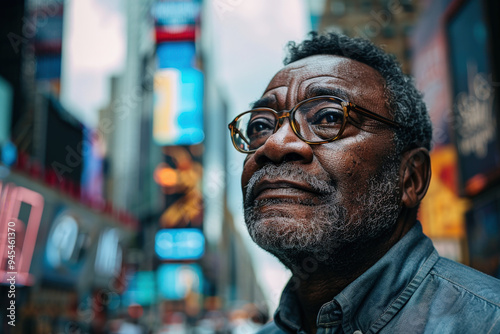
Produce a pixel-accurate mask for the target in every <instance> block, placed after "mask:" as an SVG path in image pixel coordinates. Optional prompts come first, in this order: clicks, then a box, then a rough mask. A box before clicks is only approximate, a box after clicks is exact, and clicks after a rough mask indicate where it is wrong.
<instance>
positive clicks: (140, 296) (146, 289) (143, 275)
mask: <svg viewBox="0 0 500 334" xmlns="http://www.w3.org/2000/svg"><path fill="white" fill-rule="evenodd" d="M155 301H156V277H155V272H154V271H139V272H137V273H135V274H134V276H132V279H131V280H130V281H129V283H128V290H127V291H126V292H125V294H124V296H123V303H124V304H125V305H131V304H139V305H143V306H145V305H151V304H154V303H155Z"/></svg>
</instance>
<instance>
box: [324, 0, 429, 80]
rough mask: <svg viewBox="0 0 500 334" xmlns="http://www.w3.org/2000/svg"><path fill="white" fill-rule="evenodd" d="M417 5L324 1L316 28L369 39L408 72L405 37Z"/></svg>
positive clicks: (387, 0)
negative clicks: (395, 58) (394, 58)
mask: <svg viewBox="0 0 500 334" xmlns="http://www.w3.org/2000/svg"><path fill="white" fill-rule="evenodd" d="M421 6H422V1H412V0H397V1H394V0H327V1H326V4H325V7H324V11H323V16H322V19H321V21H320V22H321V23H320V25H319V30H320V31H337V32H342V33H344V34H346V35H348V36H352V37H361V38H366V39H369V40H371V41H372V42H374V43H375V44H377V45H378V46H379V47H381V48H382V49H384V50H385V51H386V52H389V53H391V54H394V55H395V56H396V57H397V58H398V60H399V61H400V62H401V65H402V66H403V70H404V71H405V73H409V72H410V54H411V51H410V44H409V36H410V33H411V31H412V27H413V25H414V24H415V21H416V20H417V18H418V17H419V12H420V7H421Z"/></svg>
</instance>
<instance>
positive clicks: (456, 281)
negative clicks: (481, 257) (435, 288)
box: [430, 258, 500, 310]
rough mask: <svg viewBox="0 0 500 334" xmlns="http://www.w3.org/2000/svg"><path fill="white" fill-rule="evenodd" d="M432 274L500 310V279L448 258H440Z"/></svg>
mask: <svg viewBox="0 0 500 334" xmlns="http://www.w3.org/2000/svg"><path fill="white" fill-rule="evenodd" d="M430 274H431V275H432V276H434V277H436V278H437V279H439V280H443V282H445V283H446V282H448V283H449V284H450V285H453V286H454V287H455V288H456V289H458V290H462V291H463V292H464V293H468V294H469V295H470V296H471V298H480V299H482V300H484V302H486V303H488V304H491V306H493V307H495V308H498V309H499V310H500V280H499V279H497V278H495V277H492V276H489V275H487V274H485V273H482V272H480V271H477V270H475V269H473V268H471V267H468V266H466V265H464V264H461V263H458V262H455V261H452V260H449V259H446V258H439V260H438V261H437V262H436V264H435V265H434V267H433V269H432V270H431V272H430Z"/></svg>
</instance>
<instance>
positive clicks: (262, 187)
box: [252, 178, 320, 200]
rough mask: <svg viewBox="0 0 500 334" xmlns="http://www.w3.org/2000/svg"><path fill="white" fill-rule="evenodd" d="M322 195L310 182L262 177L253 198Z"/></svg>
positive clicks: (292, 197) (312, 196)
mask: <svg viewBox="0 0 500 334" xmlns="http://www.w3.org/2000/svg"><path fill="white" fill-rule="evenodd" d="M318 195H320V193H319V192H317V191H316V190H314V189H313V188H312V187H311V186H310V185H309V184H308V183H305V182H300V181H296V180H285V179H273V180H269V179H265V178H264V179H262V180H261V181H260V182H258V183H257V184H256V185H255V187H254V189H253V192H252V197H253V199H258V200H261V199H270V198H282V199H284V198H291V199H300V198H314V197H317V196H318Z"/></svg>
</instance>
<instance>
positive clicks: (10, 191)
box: [0, 182, 44, 285]
mask: <svg viewBox="0 0 500 334" xmlns="http://www.w3.org/2000/svg"><path fill="white" fill-rule="evenodd" d="M21 204H25V205H29V206H31V210H30V214H29V218H28V221H27V222H23V221H21V220H20V219H19V214H20V212H21ZM43 207H44V199H43V196H42V195H40V194H39V193H37V192H35V191H32V190H29V189H26V188H24V187H18V186H16V185H14V184H12V183H9V184H7V185H3V184H2V182H0V280H1V282H4V283H5V282H7V281H6V280H7V278H8V277H10V275H12V274H8V273H12V272H15V275H16V283H17V284H22V285H30V284H31V283H32V278H31V276H30V274H29V271H30V266H31V259H32V257H33V251H34V249H35V243H36V239H37V236H38V228H39V227H40V222H41V220H42V213H43ZM9 228H10V229H9ZM11 230H13V231H15V232H13V233H14V234H15V247H12V248H13V250H14V251H15V256H14V257H13V259H11V258H9V257H8V254H9V252H8V249H10V248H8V247H9V245H10V246H12V243H11V242H9V241H10V240H13V239H12V238H10V239H9V238H8V235H9V234H8V233H9V231H11ZM11 251H12V249H11ZM9 260H10V261H11V262H9ZM9 263H15V266H11V265H10V264H9Z"/></svg>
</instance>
